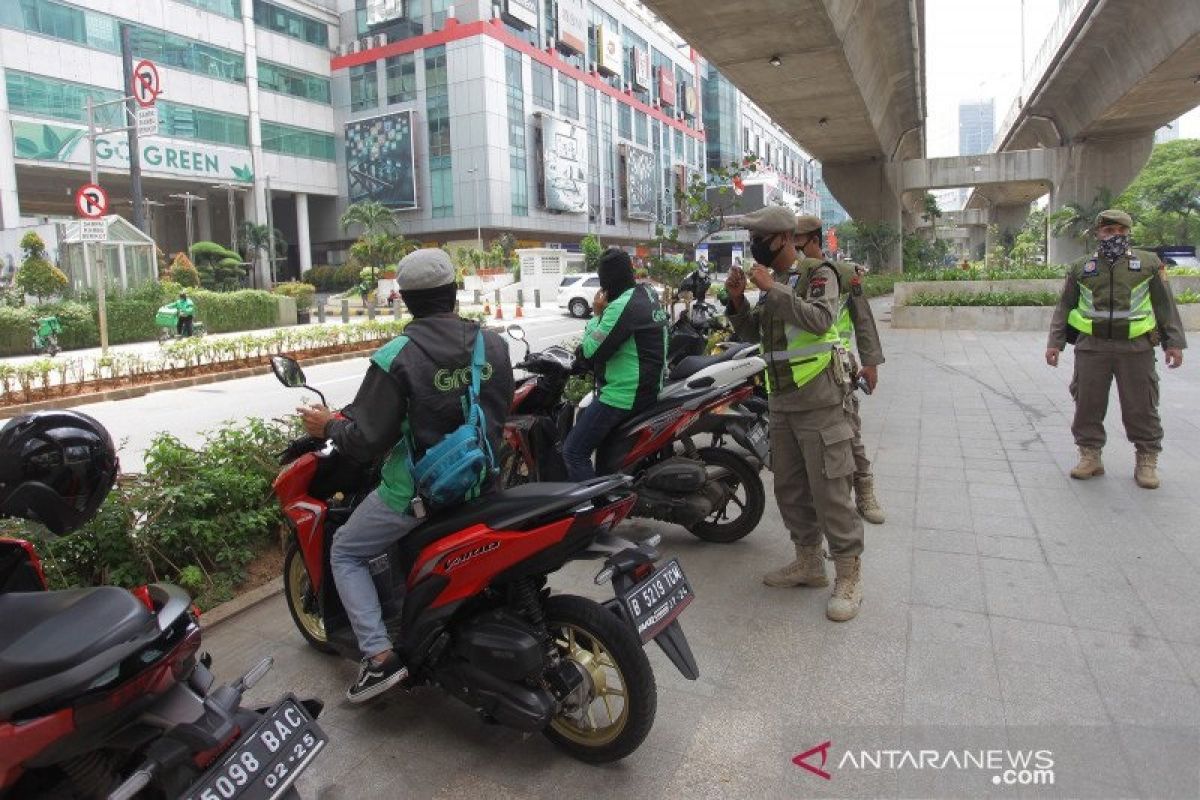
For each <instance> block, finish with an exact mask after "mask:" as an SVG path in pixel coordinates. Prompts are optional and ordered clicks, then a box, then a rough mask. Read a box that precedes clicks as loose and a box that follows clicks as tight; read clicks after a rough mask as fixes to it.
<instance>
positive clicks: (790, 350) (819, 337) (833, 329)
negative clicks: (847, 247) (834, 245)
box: [764, 259, 853, 394]
mask: <svg viewBox="0 0 1200 800" xmlns="http://www.w3.org/2000/svg"><path fill="white" fill-rule="evenodd" d="M806 261H812V262H813V264H812V265H811V269H808V270H805V271H803V272H802V273H801V272H797V273H796V274H795V276H794V277H795V280H796V281H800V280H803V281H804V286H805V287H807V286H808V280H809V278H811V277H812V270H814V269H816V268H817V267H819V266H821V265H822V264H824V263H826V262H823V261H818V260H816V259H806ZM802 263H803V262H802ZM833 266H834V268H835V269H837V270H838V284H839V286H840V285H841V284H843V283H844V281H843V280H842V272H841V270H840V269H839V268H838V267H837V265H833ZM851 271H853V266H851ZM847 285H848V284H847ZM842 294H843V293H841V292H840V289H839V297H838V304H839V312H840V313H839V314H838V317H837V318H836V319H835V320H834V323H833V325H831V326H830V328H829V330H827V331H825V332H824V333H820V334H817V333H811V332H809V331H806V330H804V329H803V328H801V327H800V326H798V325H793V324H791V323H784V325H783V329H784V333H785V336H786V337H787V349H786V350H776V351H773V352H770V353H767V363H768V368H767V371H766V372H765V373H764V374H765V375H766V381H767V393H768V394H769V393H771V392H774V391H776V390H783V389H791V388H795V389H799V388H800V387H802V386H804V385H805V384H807V383H809V382H810V381H812V380H813V379H814V378H816V377H817V376H818V375H820V374H821V373H822V372H824V371H825V370H827V369H828V368H829V365H830V363H832V361H833V350H834V348H835V347H836V346H837V345H839V344H841V342H842V332H841V325H842V318H843V317H845V320H846V323H847V324H849V322H850V311H849V307H848V304H847V303H846V300H847V297H846V296H842Z"/></svg>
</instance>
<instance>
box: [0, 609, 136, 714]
mask: <svg viewBox="0 0 1200 800" xmlns="http://www.w3.org/2000/svg"><path fill="white" fill-rule="evenodd" d="M0 619H2V620H4V625H3V626H2V627H0V717H3V713H2V712H3V707H4V706H7V705H8V704H7V703H6V702H4V700H3V694H2V693H4V692H7V691H9V690H10V689H15V688H17V687H19V686H23V685H25V684H28V683H32V682H33V681H40V680H42V679H45V678H47V677H50V676H53V675H56V674H58V673H61V672H65V671H67V670H69V669H71V668H72V667H76V666H79V665H82V664H84V663H85V662H87V661H89V660H91V659H94V658H96V657H97V656H100V655H102V654H103V653H104V652H105V651H108V650H110V649H113V648H116V647H117V646H118V645H122V644H125V643H127V642H130V641H131V640H134V639H138V638H140V637H142V636H143V635H145V634H148V633H156V632H157V630H158V626H157V623H156V621H155V618H154V615H153V614H151V613H150V610H149V609H148V608H146V606H145V605H144V604H143V603H142V602H141V601H140V600H138V599H137V598H136V597H134V596H133V595H132V594H130V593H129V592H128V591H126V590H125V589H119V588H117V587H115V586H99V587H96V588H92V589H67V590H64V591H58V592H13V593H10V594H4V595H0ZM117 655H118V656H120V657H122V658H123V657H124V655H126V654H125V653H123V652H122V651H117ZM118 660H119V659H118ZM113 663H116V662H115V661H114V662H112V663H101V664H98V665H97V668H96V672H94V673H93V674H91V675H89V676H87V679H89V680H90V679H94V678H95V676H96V674H99V672H101V671H103V670H105V669H108V668H109V667H111V666H112V665H113Z"/></svg>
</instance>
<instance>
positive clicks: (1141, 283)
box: [1067, 252, 1158, 339]
mask: <svg viewBox="0 0 1200 800" xmlns="http://www.w3.org/2000/svg"><path fill="white" fill-rule="evenodd" d="M1141 255H1142V254H1140V253H1133V252H1131V253H1126V254H1125V255H1124V256H1122V257H1121V258H1119V259H1117V260H1116V261H1115V262H1114V263H1113V265H1112V266H1111V267H1109V266H1107V265H1106V264H1104V262H1103V261H1101V260H1100V259H1098V258H1092V259H1090V260H1088V261H1087V262H1086V263H1085V264H1084V265H1083V267H1082V268H1080V269H1079V271H1078V273H1077V274H1076V280H1077V282H1078V284H1079V302H1078V303H1076V304H1075V308H1073V309H1071V312H1070V314H1068V315H1067V324H1068V325H1070V326H1071V327H1072V328H1074V329H1075V330H1077V331H1079V332H1080V333H1084V334H1087V335H1088V336H1094V337H1096V338H1098V339H1136V338H1138V337H1139V336H1145V335H1146V334H1147V333H1150V332H1151V331H1152V330H1154V329H1155V328H1156V327H1158V321H1157V320H1156V319H1155V317H1154V306H1153V304H1152V302H1151V300H1150V281H1151V279H1152V278H1153V277H1154V272H1155V270H1156V269H1157V266H1158V264H1157V261H1156V260H1154V259H1145V260H1143V258H1141Z"/></svg>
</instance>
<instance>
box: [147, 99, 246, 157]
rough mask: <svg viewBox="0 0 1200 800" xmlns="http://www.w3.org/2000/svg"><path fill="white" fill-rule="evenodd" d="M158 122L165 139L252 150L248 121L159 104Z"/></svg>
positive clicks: (238, 117) (192, 107)
mask: <svg viewBox="0 0 1200 800" xmlns="http://www.w3.org/2000/svg"><path fill="white" fill-rule="evenodd" d="M156 105H157V106H158V121H159V126H160V131H161V133H162V135H163V136H172V137H175V138H179V139H195V140H196V141H200V142H212V143H214V144H231V145H235V146H237V147H249V145H250V136H249V128H248V126H247V124H246V118H245V117H241V116H238V115H237V114H225V113H222V112H220V111H210V110H208V109H205V108H196V107H194V106H185V105H183V104H181V103H171V102H167V101H163V100H159V101H158V103H157V104H156Z"/></svg>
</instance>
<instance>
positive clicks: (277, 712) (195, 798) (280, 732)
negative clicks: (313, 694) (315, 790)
mask: <svg viewBox="0 0 1200 800" xmlns="http://www.w3.org/2000/svg"><path fill="white" fill-rule="evenodd" d="M328 741H329V739H328V737H326V736H325V733H324V732H323V731H322V730H321V728H320V727H319V726H318V725H317V723H316V720H314V719H313V718H312V717H311V716H310V715H309V713H308V711H307V710H306V709H305V708H304V706H303V705H301V704H300V702H299V701H298V700H296V698H295V697H294V696H293V695H288V696H287V697H285V698H284V699H282V700H280V701H279V702H278V703H276V704H275V705H274V706H272V707H271V710H270V711H268V712H267V713H266V714H265V715H263V717H262V719H260V720H259V722H258V724H257V725H255V726H254V727H253V728H251V730H250V732H249V733H248V734H246V735H245V736H243V737H242V738H241V739H239V740H238V742H237V744H235V745H234V746H233V747H231V748H230V749H229V751H228V752H227V753H226V754H225V755H224V756H222V757H221V760H220V762H218V763H217V764H216V765H215V766H213V767H211V768H210V769H209V770H208V772H206V773H205V774H204V777H202V778H201V779H200V780H198V781H197V782H196V783H195V784H194V785H193V786H192V788H191V789H189V790H188V791H187V793H186V794H184V795H183V796H184V797H186V798H188V800H234V798H237V800H272V798H276V797H279V796H280V795H281V794H283V793H284V792H285V791H286V790H287V788H288V787H289V786H291V785H292V782H293V781H295V780H296V777H297V776H298V775H299V774H300V773H301V772H302V771H303V770H304V768H305V767H307V766H308V765H309V763H310V762H311V761H312V760H313V758H315V757H316V755H317V753H319V752H320V751H321V748H323V747H324V746H325V744H326V743H327V742H328Z"/></svg>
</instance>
